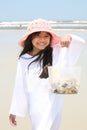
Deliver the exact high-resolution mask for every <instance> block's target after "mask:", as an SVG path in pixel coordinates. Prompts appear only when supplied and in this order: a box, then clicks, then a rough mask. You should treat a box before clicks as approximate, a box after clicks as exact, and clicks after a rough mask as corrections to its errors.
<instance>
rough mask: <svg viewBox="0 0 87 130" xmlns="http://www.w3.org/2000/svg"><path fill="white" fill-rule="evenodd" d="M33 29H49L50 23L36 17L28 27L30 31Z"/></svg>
mask: <svg viewBox="0 0 87 130" xmlns="http://www.w3.org/2000/svg"><path fill="white" fill-rule="evenodd" d="M33 30H36V31H47V30H51V25H50V24H49V22H48V21H46V20H43V19H37V20H34V21H32V22H31V24H30V25H29V27H28V31H31V32H32V31H33Z"/></svg>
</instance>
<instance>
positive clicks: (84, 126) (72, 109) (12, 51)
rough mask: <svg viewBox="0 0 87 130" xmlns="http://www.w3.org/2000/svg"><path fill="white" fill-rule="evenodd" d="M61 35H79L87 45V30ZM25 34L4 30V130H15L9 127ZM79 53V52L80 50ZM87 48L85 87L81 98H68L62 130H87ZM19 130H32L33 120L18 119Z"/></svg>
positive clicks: (0, 70) (0, 62) (0, 51)
mask: <svg viewBox="0 0 87 130" xmlns="http://www.w3.org/2000/svg"><path fill="white" fill-rule="evenodd" d="M55 32H56V33H57V34H58V35H60V36H63V35H64V34H76V35H79V36H81V37H82V38H83V39H84V40H85V41H86V44H87V31H86V30H83V31H82V30H56V31H55ZM24 33H25V30H9V29H8V30H0V118H1V119H0V130H12V129H13V127H12V126H10V124H9V108H10V103H11V98H12V93H13V87H14V81H15V74H16V65H17V59H18V56H19V54H20V52H21V49H22V48H21V47H20V46H19V45H18V40H19V39H20V37H21V36H22V35H23V34H24ZM77 51H78V50H77ZM86 57H87V46H86V47H85V48H84V51H83V52H82V54H81V56H80V58H79V60H78V63H77V64H78V65H81V67H82V75H81V87H80V91H79V93H78V94H77V95H64V105H63V114H62V123H61V129H60V130H87V101H86V99H87V58H86ZM17 122H18V126H17V127H16V128H15V130H24V129H26V130H31V123H30V120H29V119H28V118H27V117H26V118H19V117H17Z"/></svg>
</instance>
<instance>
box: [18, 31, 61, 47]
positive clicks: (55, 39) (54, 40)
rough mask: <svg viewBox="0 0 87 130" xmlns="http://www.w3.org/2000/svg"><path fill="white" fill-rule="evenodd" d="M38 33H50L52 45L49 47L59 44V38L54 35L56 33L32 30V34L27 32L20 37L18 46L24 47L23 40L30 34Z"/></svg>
mask: <svg viewBox="0 0 87 130" xmlns="http://www.w3.org/2000/svg"><path fill="white" fill-rule="evenodd" d="M40 31H44V32H48V33H50V34H51V35H52V43H51V46H53V45H55V44H58V43H59V42H60V37H59V36H58V35H57V34H56V33H54V32H53V31H49V30H46V29H45V30H44V29H43V30H42V29H41V30H37V31H36V30H35V31H34V30H33V31H32V32H29V31H28V32H27V33H26V34H25V35H23V36H22V37H21V39H20V40H19V42H18V43H19V45H20V46H22V47H24V44H25V40H26V39H27V38H28V37H29V36H30V35H31V34H32V33H34V32H40Z"/></svg>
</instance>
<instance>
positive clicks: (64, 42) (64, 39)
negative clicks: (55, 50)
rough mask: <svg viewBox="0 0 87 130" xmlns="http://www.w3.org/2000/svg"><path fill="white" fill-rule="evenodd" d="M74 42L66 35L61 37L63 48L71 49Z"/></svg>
mask: <svg viewBox="0 0 87 130" xmlns="http://www.w3.org/2000/svg"><path fill="white" fill-rule="evenodd" d="M71 41H72V37H71V36H70V35H65V36H63V37H61V41H60V46H61V47H69V45H70V43H71Z"/></svg>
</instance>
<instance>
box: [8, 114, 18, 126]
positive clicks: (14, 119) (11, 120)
mask: <svg viewBox="0 0 87 130" xmlns="http://www.w3.org/2000/svg"><path fill="white" fill-rule="evenodd" d="M9 120H10V124H11V125H12V126H16V125H17V122H16V115H13V114H10V116H9Z"/></svg>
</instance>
